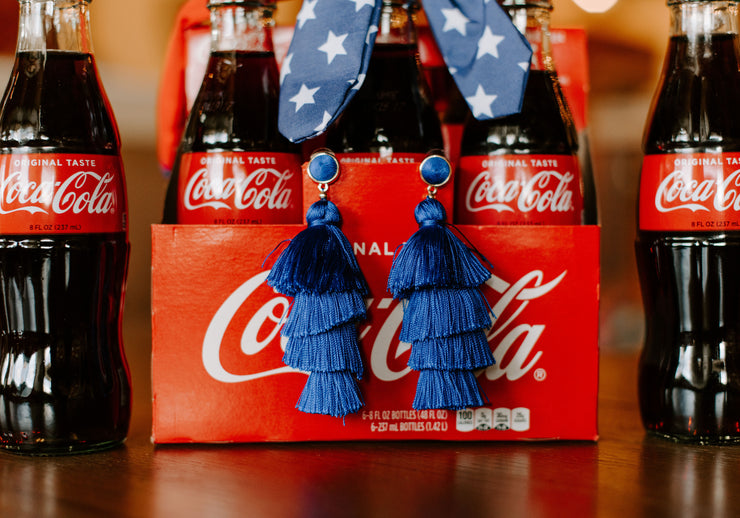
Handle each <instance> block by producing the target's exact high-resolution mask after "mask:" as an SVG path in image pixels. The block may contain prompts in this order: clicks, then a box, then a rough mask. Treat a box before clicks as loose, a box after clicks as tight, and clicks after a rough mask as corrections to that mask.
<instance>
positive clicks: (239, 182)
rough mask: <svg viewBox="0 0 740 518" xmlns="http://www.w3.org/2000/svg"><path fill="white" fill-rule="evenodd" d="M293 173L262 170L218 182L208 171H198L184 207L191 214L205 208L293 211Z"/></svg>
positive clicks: (193, 177) (184, 198)
mask: <svg viewBox="0 0 740 518" xmlns="http://www.w3.org/2000/svg"><path fill="white" fill-rule="evenodd" d="M292 177H293V173H292V172H291V171H290V170H286V171H283V172H282V173H281V172H280V171H278V170H276V169H272V168H267V167H265V168H261V169H257V170H255V171H253V172H252V173H250V174H248V175H239V176H235V177H231V178H224V179H219V180H214V178H212V177H211V175H210V173H209V169H208V168H207V167H204V168H201V169H198V170H197V171H196V172H195V173H194V174H193V175H192V176H191V177H190V179H189V180H188V182H187V185H186V187H185V191H184V193H183V205H184V207H185V208H186V209H188V210H196V209H201V208H204V207H211V208H213V209H229V208H234V209H237V210H244V209H247V208H249V207H253V208H254V209H262V208H268V209H270V210H284V209H287V208H289V207H290V197H291V190H290V189H289V188H287V183H288V181H289V180H290V179H291V178H292Z"/></svg>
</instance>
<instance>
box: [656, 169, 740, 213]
mask: <svg viewBox="0 0 740 518" xmlns="http://www.w3.org/2000/svg"><path fill="white" fill-rule="evenodd" d="M739 187H740V169H738V170H736V171H733V172H732V173H731V174H729V175H728V176H727V177H725V178H720V179H718V180H714V179H702V180H697V179H695V178H692V177H691V175H690V174H689V175H687V174H686V173H684V172H683V171H680V170H676V171H673V172H672V173H671V174H669V175H668V176H666V177H665V179H663V181H662V182H660V185H659V186H658V189H657V190H656V192H655V208H656V209H657V210H658V211H659V212H671V211H676V210H690V211H692V212H696V211H708V212H710V211H712V210H715V211H717V212H725V211H730V210H732V211H740V192H739V191H738V188H739Z"/></svg>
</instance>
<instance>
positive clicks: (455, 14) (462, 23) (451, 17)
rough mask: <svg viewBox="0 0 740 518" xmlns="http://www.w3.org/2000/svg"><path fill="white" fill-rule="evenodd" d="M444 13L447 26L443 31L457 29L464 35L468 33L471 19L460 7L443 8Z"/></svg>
mask: <svg viewBox="0 0 740 518" xmlns="http://www.w3.org/2000/svg"><path fill="white" fill-rule="evenodd" d="M442 15H443V16H444V17H445V26H444V27H442V32H447V31H452V30H455V31H457V32H459V33H460V34H462V35H463V36H465V35H466V33H467V29H466V27H467V23H468V22H469V21H470V20H468V18H467V17H466V16H465V15H464V14H463V13H462V12H461V11H460V9H442Z"/></svg>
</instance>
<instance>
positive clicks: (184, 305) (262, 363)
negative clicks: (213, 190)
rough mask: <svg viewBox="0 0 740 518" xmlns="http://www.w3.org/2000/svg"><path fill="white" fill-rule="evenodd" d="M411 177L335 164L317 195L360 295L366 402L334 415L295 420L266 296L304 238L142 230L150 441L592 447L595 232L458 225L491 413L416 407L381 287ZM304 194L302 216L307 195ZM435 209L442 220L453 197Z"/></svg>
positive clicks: (408, 170)
mask: <svg viewBox="0 0 740 518" xmlns="http://www.w3.org/2000/svg"><path fill="white" fill-rule="evenodd" d="M416 168H417V165H415V164H390V165H383V166H377V165H365V164H346V165H343V166H342V175H341V177H340V179H339V181H338V182H337V183H336V184H334V185H333V186H332V187H331V190H330V192H329V198H330V199H331V200H332V201H334V202H335V203H336V204H337V206H338V207H339V209H340V211H341V212H342V216H343V220H344V224H343V231H344V233H345V234H346V235H347V237H348V239H349V240H350V242H351V243H352V245H353V248H354V251H355V254H356V256H357V259H358V262H359V264H360V267H361V268H362V270H363V272H364V274H365V276H366V278H367V280H368V283H369V285H370V289H371V296H372V298H370V299H369V300H368V301H367V305H368V308H369V318H368V320H367V321H364V322H362V323H360V325H359V328H358V329H359V335H360V337H361V340H360V345H361V350H362V353H363V359H364V363H365V374H364V376H363V378H362V380H361V381H360V388H361V390H362V393H363V396H364V398H365V403H366V404H365V407H364V408H363V409H362V410H360V411H359V412H358V413H356V414H352V415H349V416H347V417H346V418H345V419H337V418H333V417H328V416H323V415H311V414H304V413H302V412H300V411H298V410H296V409H295V408H294V407H295V404H296V402H297V400H298V397H299V396H300V393H301V391H302V389H303V385H304V384H305V382H306V379H307V374H306V373H303V372H298V371H294V370H292V369H290V368H288V367H286V366H285V365H284V364H283V363H282V361H281V358H282V353H283V350H284V346H285V343H284V341H283V340H282V339H281V337H280V335H279V330H280V326H281V324H282V320H283V318H284V316H285V315H286V314H287V311H288V310H289V308H290V300H289V299H288V298H286V297H284V296H282V295H278V294H276V293H275V292H274V291H273V290H272V289H271V288H269V287H268V286H267V285H266V284H265V282H264V281H265V278H266V277H267V274H268V270H267V269H268V268H269V265H270V261H269V259H268V261H267V263H266V264H265V265H264V266H263V262H265V259H267V258H268V257H269V256H270V254H271V252H272V251H273V250H274V249H275V248H276V246H278V244H279V243H280V242H281V241H283V240H286V239H290V238H291V237H293V236H294V235H295V234H297V233H298V232H299V231H300V230H301V229H302V228H303V227H302V226H300V225H261V226H260V225H245V226H197V225H195V226H184V225H154V226H153V227H152V239H153V259H152V305H153V308H152V315H153V357H152V369H153V392H154V406H153V408H154V416H153V440H154V442H156V443H183V442H250V441H323V440H399V439H401V440H406V439H433V440H519V439H580V440H595V439H596V437H597V425H596V401H597V386H598V307H599V228H598V227H595V226H463V225H461V226H459V230H460V231H462V233H463V234H464V235H465V236H466V237H467V238H468V240H469V241H470V242H471V243H472V244H473V245H474V246H475V247H476V248H477V249H478V250H479V251H480V252H481V253H482V254H483V255H485V256H486V257H487V259H488V260H489V261H490V262H491V263H492V264H493V265H494V269H493V275H492V277H491V279H490V280H489V281H488V283H487V284H486V285H485V286H484V287H483V292H484V294H485V296H486V298H487V299H488V301H489V304H490V306H491V308H492V309H493V312H494V314H495V315H496V319H495V322H494V324H493V327H492V328H491V329H490V330H489V332H488V338H489V343H490V345H491V349H492V351H493V353H494V357H495V359H496V361H497V363H496V365H494V366H492V367H489V368H488V369H486V370H484V371H482V372H480V373H479V374H478V380H479V383H480V385H481V387H482V389H483V391H484V392H485V394H486V396H487V398H488V400H489V401H490V404H488V405H486V406H484V407H481V408H473V409H467V410H462V411H457V412H455V411H447V410H429V411H416V410H413V409H412V407H411V403H412V401H413V398H414V393H415V390H416V381H417V379H418V374H417V373H416V372H414V371H411V370H410V369H409V368H408V367H407V366H406V361H407V360H408V356H409V350H410V349H409V347H410V346H409V345H408V344H404V343H402V342H400V341H399V340H398V335H399V331H400V327H401V322H402V318H403V306H402V304H401V303H400V302H399V301H396V300H393V299H392V298H391V297H390V295H389V294H388V292H387V291H386V289H385V283H386V278H387V275H388V271H389V270H390V266H391V262H392V260H393V255H394V252H395V250H396V249H397V248H398V246H399V245H401V244H402V243H403V242H404V240H405V239H407V238H408V237H409V236H410V235H411V234H412V233H413V232H414V231H415V230H416V228H417V225H416V222H415V221H414V218H413V212H414V207H415V206H416V204H417V203H418V202H419V201H420V200H421V199H422V198H423V196H424V195H425V188H424V186H423V185H422V182H421V180H420V179H419V177H418V172H417V170H416ZM304 185H305V188H304V200H305V204H306V205H308V204H310V203H312V202H313V201H315V200H317V199H318V196H317V191H316V189H315V187H314V186H312V185H310V184H308V183H307V184H304ZM439 199H440V201H442V202H443V203H444V204H445V205H446V207H447V208H448V214H449V215H451V214H452V210H451V200H452V187H446V188H442V189H441V190H440V193H439Z"/></svg>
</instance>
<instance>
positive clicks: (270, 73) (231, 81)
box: [163, 51, 300, 223]
mask: <svg viewBox="0 0 740 518" xmlns="http://www.w3.org/2000/svg"><path fill="white" fill-rule="evenodd" d="M278 98H279V76H278V68H277V63H276V61H275V55H274V54H273V53H272V52H251V51H250V52H247V51H223V52H212V53H211V55H210V57H209V60H208V66H207V68H206V74H205V78H204V81H203V84H202V85H201V88H200V91H199V92H198V96H197V97H196V99H195V101H194V103H193V107H192V109H191V113H190V117H189V118H188V122H187V125H186V127H185V132H184V136H183V140H182V143H181V144H180V147H179V149H178V152H177V157H176V159H175V166H174V168H173V172H172V178H171V179H170V183H169V187H168V189H167V197H166V199H165V208H164V218H163V222H164V223H177V203H178V192H177V190H178V183H179V176H178V174H179V166H180V157H181V156H182V154H183V153H191V152H207V151H273V152H276V153H295V154H299V153H300V147H299V146H297V145H296V144H292V143H291V142H290V141H289V140H288V139H286V138H285V137H283V136H282V135H281V134H280V132H279V131H278V126H277V121H278Z"/></svg>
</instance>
